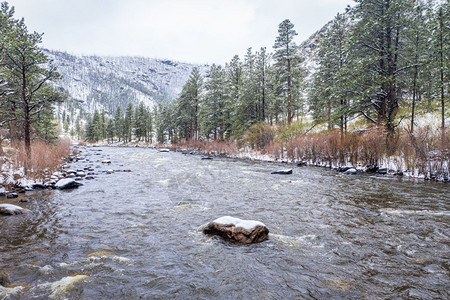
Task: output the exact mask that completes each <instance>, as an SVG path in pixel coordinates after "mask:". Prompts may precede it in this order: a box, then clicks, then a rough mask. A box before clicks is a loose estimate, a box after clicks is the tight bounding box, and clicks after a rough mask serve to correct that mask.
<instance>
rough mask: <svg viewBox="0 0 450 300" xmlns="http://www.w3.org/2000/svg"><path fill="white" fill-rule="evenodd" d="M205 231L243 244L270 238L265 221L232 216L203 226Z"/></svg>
mask: <svg viewBox="0 0 450 300" xmlns="http://www.w3.org/2000/svg"><path fill="white" fill-rule="evenodd" d="M203 233H204V234H208V235H217V236H220V237H221V238H223V239H225V240H227V241H231V242H238V243H242V244H251V243H259V242H263V241H265V240H267V239H268V237H269V229H267V227H266V225H264V223H261V222H259V221H252V220H241V219H239V218H234V217H230V216H225V217H221V218H218V219H216V220H214V221H212V222H210V223H208V224H207V225H206V226H205V227H204V228H203Z"/></svg>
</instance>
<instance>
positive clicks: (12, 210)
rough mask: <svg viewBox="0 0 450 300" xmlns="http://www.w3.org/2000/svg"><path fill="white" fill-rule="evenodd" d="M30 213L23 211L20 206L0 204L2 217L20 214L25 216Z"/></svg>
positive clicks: (26, 210)
mask: <svg viewBox="0 0 450 300" xmlns="http://www.w3.org/2000/svg"><path fill="white" fill-rule="evenodd" d="M29 212H30V211H29V210H28V209H24V208H22V207H20V206H17V205H13V204H7V203H5V204H0V214H4V215H21V214H27V213H29Z"/></svg>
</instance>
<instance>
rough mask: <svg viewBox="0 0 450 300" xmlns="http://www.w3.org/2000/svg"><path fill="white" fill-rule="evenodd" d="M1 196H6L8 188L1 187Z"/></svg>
mask: <svg viewBox="0 0 450 300" xmlns="http://www.w3.org/2000/svg"><path fill="white" fill-rule="evenodd" d="M0 196H6V189H5V188H4V187H0Z"/></svg>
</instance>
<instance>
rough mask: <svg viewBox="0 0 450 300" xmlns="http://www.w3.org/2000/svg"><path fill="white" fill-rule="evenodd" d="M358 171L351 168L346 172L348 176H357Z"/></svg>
mask: <svg viewBox="0 0 450 300" xmlns="http://www.w3.org/2000/svg"><path fill="white" fill-rule="evenodd" d="M356 173H357V171H356V169H355V168H350V169H348V170H347V171H345V174H347V175H356Z"/></svg>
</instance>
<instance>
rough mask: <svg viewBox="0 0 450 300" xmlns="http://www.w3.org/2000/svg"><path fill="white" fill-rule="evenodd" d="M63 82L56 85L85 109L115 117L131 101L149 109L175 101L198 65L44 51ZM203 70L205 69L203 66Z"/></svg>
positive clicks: (139, 58)
mask: <svg viewBox="0 0 450 300" xmlns="http://www.w3.org/2000/svg"><path fill="white" fill-rule="evenodd" d="M44 51H45V54H46V55H47V56H48V57H49V58H50V59H52V60H53V61H54V62H53V63H54V64H55V65H56V67H57V69H58V72H59V73H60V74H61V75H62V79H61V80H60V81H58V82H57V83H56V84H57V85H58V86H60V87H62V88H63V89H64V90H66V91H67V93H68V94H69V97H70V98H72V99H74V100H76V101H77V102H78V103H79V104H80V106H81V107H82V108H83V110H84V111H85V112H87V113H92V112H93V111H94V110H95V109H98V110H102V109H105V111H106V112H107V113H109V114H113V113H114V111H115V110H116V109H117V107H119V106H120V107H121V108H122V109H125V107H126V105H127V104H128V103H129V102H131V103H133V105H137V104H138V103H139V102H141V101H142V102H144V103H145V104H146V105H147V106H148V107H152V106H154V105H155V104H164V103H167V102H170V101H172V100H174V98H176V96H177V95H178V93H179V92H180V91H181V88H182V86H183V84H184V83H185V82H186V80H187V78H188V77H189V74H190V73H191V71H192V69H193V68H194V67H195V65H192V64H187V63H179V62H173V61H170V60H159V59H151V58H143V57H100V56H78V55H71V54H68V53H65V52H59V51H51V50H44ZM200 68H201V69H202V67H201V66H200Z"/></svg>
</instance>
